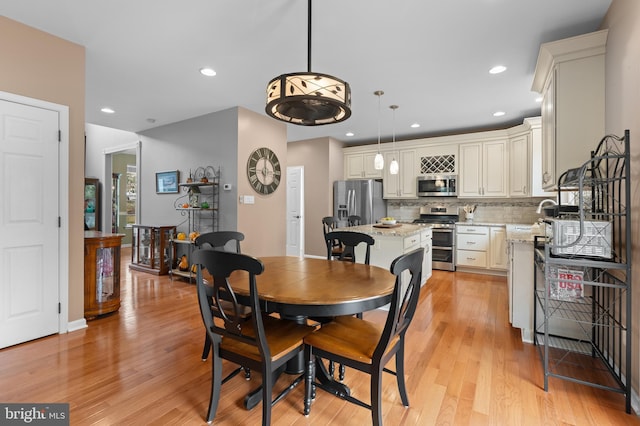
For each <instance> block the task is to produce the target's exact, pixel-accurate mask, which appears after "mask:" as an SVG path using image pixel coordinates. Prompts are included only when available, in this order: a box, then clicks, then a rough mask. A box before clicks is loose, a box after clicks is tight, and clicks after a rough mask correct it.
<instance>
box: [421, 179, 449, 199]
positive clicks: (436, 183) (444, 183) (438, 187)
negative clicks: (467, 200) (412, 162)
mask: <svg viewBox="0 0 640 426" xmlns="http://www.w3.org/2000/svg"><path fill="white" fill-rule="evenodd" d="M457 183H458V175H422V176H418V178H417V186H418V190H417V192H418V197H456V196H458V187H457Z"/></svg>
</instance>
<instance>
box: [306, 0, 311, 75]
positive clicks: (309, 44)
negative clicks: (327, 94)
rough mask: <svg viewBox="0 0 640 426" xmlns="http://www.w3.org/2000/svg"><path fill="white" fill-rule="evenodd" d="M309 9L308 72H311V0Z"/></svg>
mask: <svg viewBox="0 0 640 426" xmlns="http://www.w3.org/2000/svg"><path fill="white" fill-rule="evenodd" d="M307 9H308V15H309V18H308V20H307V28H308V33H307V72H311V0H309V6H308V8H307Z"/></svg>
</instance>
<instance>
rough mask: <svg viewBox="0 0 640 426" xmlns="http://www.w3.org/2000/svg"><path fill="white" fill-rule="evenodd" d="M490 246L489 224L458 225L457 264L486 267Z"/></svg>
mask: <svg viewBox="0 0 640 426" xmlns="http://www.w3.org/2000/svg"><path fill="white" fill-rule="evenodd" d="M489 248H490V240H489V227H488V226H475V225H473V226H472V225H458V226H456V258H457V261H456V266H458V267H460V266H469V267H472V268H482V269H486V268H487V266H488V262H487V258H488V254H489Z"/></svg>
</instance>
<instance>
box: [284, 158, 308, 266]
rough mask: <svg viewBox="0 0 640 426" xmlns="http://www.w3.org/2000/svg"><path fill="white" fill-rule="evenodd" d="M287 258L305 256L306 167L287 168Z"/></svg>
mask: <svg viewBox="0 0 640 426" xmlns="http://www.w3.org/2000/svg"><path fill="white" fill-rule="evenodd" d="M287 256H298V257H303V256H304V167H302V166H295V167H287Z"/></svg>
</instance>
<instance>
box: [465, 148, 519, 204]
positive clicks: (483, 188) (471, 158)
mask: <svg viewBox="0 0 640 426" xmlns="http://www.w3.org/2000/svg"><path fill="white" fill-rule="evenodd" d="M508 161H509V146H508V140H507V139H498V140H492V141H487V142H477V143H464V144H460V175H459V177H458V197H473V198H478V197H496V198H500V197H507V196H508V195H509V191H508V177H509V175H508V170H509V163H508Z"/></svg>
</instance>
